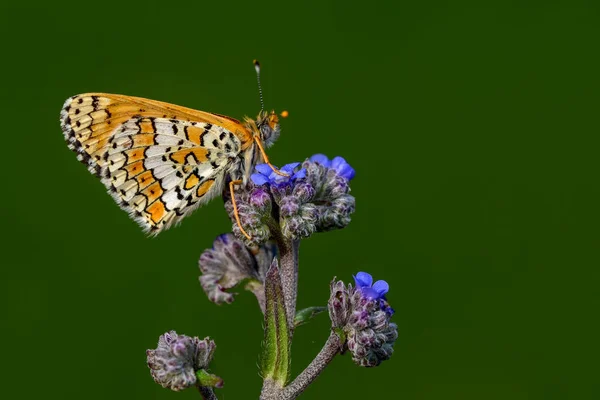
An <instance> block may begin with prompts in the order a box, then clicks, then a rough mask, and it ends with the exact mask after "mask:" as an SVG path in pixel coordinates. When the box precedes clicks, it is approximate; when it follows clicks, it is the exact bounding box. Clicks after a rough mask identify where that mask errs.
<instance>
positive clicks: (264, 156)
mask: <svg viewBox="0 0 600 400" xmlns="http://www.w3.org/2000/svg"><path fill="white" fill-rule="evenodd" d="M254 140H255V141H256V144H257V145H258V149H259V150H260V153H261V154H262V156H263V159H264V160H265V164H267V165H268V166H269V167H271V169H272V170H273V172H275V173H276V174H277V175H281V176H289V175H288V174H286V173H285V172H281V171H279V170H278V169H277V168H275V167H274V166H273V164H271V163H270V162H269V157H267V153H265V149H264V148H263V146H262V143H261V142H260V139H259V138H257V137H255V138H254Z"/></svg>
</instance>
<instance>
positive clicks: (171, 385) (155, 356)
mask: <svg viewBox="0 0 600 400" xmlns="http://www.w3.org/2000/svg"><path fill="white" fill-rule="evenodd" d="M215 347H216V345H215V342H214V341H212V340H210V338H208V337H207V338H205V339H204V340H200V339H198V338H197V337H189V336H185V335H178V334H177V332H175V331H170V332H167V333H165V334H164V335H161V336H160V337H159V339H158V347H157V348H156V349H155V350H147V351H146V356H147V362H148V367H149V368H150V373H151V375H152V378H154V381H155V382H156V383H158V384H160V385H161V386H162V387H164V388H168V389H171V390H174V391H180V390H183V389H186V388H188V387H190V386H193V385H195V384H196V382H197V379H198V378H197V376H196V372H197V371H200V370H203V369H207V368H208V364H209V363H210V361H211V360H212V357H213V353H214V351H215ZM221 384H222V381H221Z"/></svg>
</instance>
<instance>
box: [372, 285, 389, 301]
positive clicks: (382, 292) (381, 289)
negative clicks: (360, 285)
mask: <svg viewBox="0 0 600 400" xmlns="http://www.w3.org/2000/svg"><path fill="white" fill-rule="evenodd" d="M373 290H375V291H376V292H377V294H378V295H379V296H378V298H379V297H383V296H384V295H385V294H386V293H387V292H389V290H390V285H388V283H387V282H386V281H377V282H375V283H374V284H373Z"/></svg>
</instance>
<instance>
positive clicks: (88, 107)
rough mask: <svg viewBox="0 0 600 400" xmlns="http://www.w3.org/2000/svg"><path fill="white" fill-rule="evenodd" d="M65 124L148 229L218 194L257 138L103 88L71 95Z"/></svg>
mask: <svg viewBox="0 0 600 400" xmlns="http://www.w3.org/2000/svg"><path fill="white" fill-rule="evenodd" d="M61 127H62V130H63V132H64V135H65V139H66V140H67V143H68V146H69V148H71V149H72V150H74V151H76V152H77V153H78V155H77V158H78V159H79V160H80V161H82V162H84V163H86V164H87V165H88V169H89V170H90V172H92V173H94V174H95V175H97V176H98V177H100V179H101V181H102V183H103V184H104V185H105V186H106V187H107V188H108V190H109V193H110V194H111V195H112V196H113V198H114V199H115V200H116V201H117V203H118V204H119V206H120V207H121V208H123V209H124V210H126V211H127V212H129V214H130V216H131V217H132V218H134V219H135V220H136V221H137V222H138V223H139V224H140V225H141V226H142V227H143V228H144V230H145V231H147V232H150V233H151V234H158V233H159V232H161V231H162V230H164V229H167V228H168V227H170V226H171V225H173V224H175V223H177V222H179V221H180V220H181V219H182V218H183V217H185V216H186V215H188V214H189V213H191V212H192V211H194V210H195V209H196V208H198V207H199V206H200V205H202V204H204V203H206V202H207V201H209V200H210V199H212V198H213V197H215V196H218V195H219V194H220V193H221V192H222V190H223V186H224V184H225V179H226V177H227V173H229V172H230V171H232V170H235V169H236V168H238V167H237V166H236V165H235V163H236V162H238V161H237V160H239V158H238V155H239V154H240V152H242V151H243V150H245V148H246V147H248V144H249V143H251V141H252V138H251V135H250V134H249V132H248V131H247V130H246V128H245V127H244V126H243V125H241V124H240V123H239V122H238V121H236V120H234V119H230V118H227V117H223V116H220V115H215V114H210V113H205V112H202V111H195V110H192V109H188V108H184V107H179V106H175V105H172V104H168V103H161V102H157V101H154V100H147V99H140V98H136V97H129V96H121V95H111V94H102V93H88V94H82V95H78V96H74V97H71V98H69V99H67V101H66V102H65V104H64V107H63V109H62V111H61Z"/></svg>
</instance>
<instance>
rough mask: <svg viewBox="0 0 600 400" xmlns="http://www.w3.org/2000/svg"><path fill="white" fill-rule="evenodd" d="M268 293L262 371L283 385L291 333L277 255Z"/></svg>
mask: <svg viewBox="0 0 600 400" xmlns="http://www.w3.org/2000/svg"><path fill="white" fill-rule="evenodd" d="M265 296H266V307H265V308H266V309H265V340H264V343H263V354H262V359H261V372H262V377H263V379H272V380H273V381H275V382H276V383H277V384H279V385H280V386H281V387H283V386H285V384H286V382H287V380H288V376H289V369H290V345H291V342H290V339H291V337H290V330H289V328H288V326H287V315H286V313H285V300H284V297H283V289H282V287H281V278H280V276H279V266H278V264H277V259H274V260H273V263H272V264H271V268H269V271H267V276H266V279H265Z"/></svg>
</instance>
